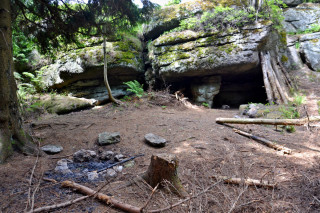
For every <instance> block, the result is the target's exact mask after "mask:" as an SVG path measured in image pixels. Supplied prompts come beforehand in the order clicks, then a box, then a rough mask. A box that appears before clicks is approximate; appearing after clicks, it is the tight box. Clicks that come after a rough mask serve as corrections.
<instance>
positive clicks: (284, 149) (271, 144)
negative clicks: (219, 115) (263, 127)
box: [233, 128, 292, 155]
mask: <svg viewBox="0 0 320 213" xmlns="http://www.w3.org/2000/svg"><path fill="white" fill-rule="evenodd" d="M233 131H234V132H235V133H238V134H239V135H243V136H246V137H248V138H251V139H253V140H255V141H257V142H258V143H260V144H263V145H265V146H267V147H270V148H272V149H275V150H277V151H281V152H283V153H284V154H288V155H290V154H291V153H292V150H291V149H289V148H287V147H285V146H282V145H279V144H277V143H275V142H273V141H269V140H268V139H265V138H262V137H259V136H255V135H253V134H250V133H248V132H244V131H241V130H239V129H236V128H233Z"/></svg>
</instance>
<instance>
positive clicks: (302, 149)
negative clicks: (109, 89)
mask: <svg viewBox="0 0 320 213" xmlns="http://www.w3.org/2000/svg"><path fill="white" fill-rule="evenodd" d="M306 72H307V71H306ZM293 75H294V76H296V80H297V81H298V82H299V85H300V87H301V88H302V89H303V90H304V91H305V92H306V93H307V94H306V95H307V98H308V100H309V101H308V102H307V103H308V104H307V110H308V113H309V115H317V113H318V112H317V105H315V104H316V102H317V101H318V98H317V95H319V94H320V93H319V91H320V86H319V83H318V77H317V76H316V77H314V76H313V77H312V75H314V73H311V74H303V72H301V71H300V72H297V73H293ZM310 76H311V77H310ZM310 78H313V80H312V79H310ZM164 105H166V107H162V106H164ZM237 113H238V110H236V109H228V110H221V109H206V108H202V107H200V108H198V109H190V108H186V107H184V106H182V105H181V104H180V103H178V102H177V101H169V102H163V103H159V104H158V105H155V104H154V103H153V104H151V103H150V102H149V101H148V100H146V99H143V100H136V101H132V102H128V103H127V106H126V107H124V106H121V107H114V106H113V105H112V104H108V105H105V106H102V107H97V108H94V109H91V110H86V111H80V112H74V113H70V114H67V115H59V116H57V115H56V116H49V115H46V116H42V117H40V118H39V119H38V120H28V121H26V124H25V125H26V127H27V128H29V129H30V131H31V132H32V135H33V137H34V138H35V139H38V140H40V141H41V145H46V144H56V145H61V146H63V148H64V150H63V152H62V153H60V154H58V155H54V156H53V155H50V156H44V157H41V158H40V160H39V163H38V164H37V168H36V170H35V173H34V177H33V183H32V188H33V189H34V188H35V187H36V186H37V185H38V183H39V180H40V185H39V190H38V191H37V193H36V194H35V195H34V197H35V199H34V200H35V207H40V206H45V205H51V204H54V203H60V202H64V201H66V200H72V199H75V198H77V197H80V196H81V195H80V194H78V193H77V192H74V191H72V190H70V189H64V188H61V187H60V183H56V184H54V183H50V182H45V181H42V179H41V177H42V176H43V175H44V176H45V172H46V171H48V170H53V169H54V168H55V165H56V162H57V161H58V160H59V159H53V158H55V157H63V156H69V155H72V154H73V153H74V152H76V151H78V150H80V149H90V150H95V151H98V150H99V149H103V150H112V151H114V152H116V153H121V154H123V155H125V156H127V157H128V156H134V155H138V154H144V156H143V157H139V158H136V159H135V160H134V162H135V163H134V165H133V167H129V168H124V170H123V171H122V172H121V173H119V174H118V176H117V177H115V178H108V181H109V182H110V184H108V185H107V186H106V187H105V188H104V189H102V192H103V193H105V194H108V195H112V196H114V198H116V199H119V200H122V201H124V202H126V203H130V204H132V205H136V206H139V207H141V206H143V205H144V204H145V202H146V201H147V200H148V197H149V195H150V193H151V189H150V187H148V186H147V185H145V184H142V183H140V184H139V183H135V184H132V185H131V186H126V183H127V182H128V181H130V180H133V179H134V178H135V177H136V176H137V175H139V174H142V173H143V172H144V171H146V170H147V168H148V165H149V163H150V157H151V155H152V154H154V153H172V154H175V155H176V156H177V157H178V158H179V160H180V166H179V168H180V169H179V173H180V177H181V179H182V183H183V185H184V186H185V188H186V189H187V191H188V193H189V194H190V195H194V194H197V193H198V192H200V191H202V190H204V189H205V188H206V187H208V186H210V185H212V184H213V183H215V182H216V180H214V179H213V178H212V176H213V175H224V176H228V177H245V178H246V177H249V178H253V179H258V180H266V181H269V182H271V183H277V186H278V187H277V189H273V190H270V189H264V188H257V187H246V186H244V185H240V186H236V185H227V184H223V183H219V184H217V185H216V186H215V187H214V188H213V189H211V190H210V191H209V192H208V193H205V194H203V195H201V196H199V197H197V198H195V199H193V200H191V201H188V202H186V203H183V204H182V205H179V206H178V207H176V208H173V209H171V210H168V211H167V212H229V211H232V212H319V211H320V181H319V180H320V165H319V160H320V139H319V138H320V130H319V129H318V127H317V126H314V127H311V128H310V129H307V127H306V126H301V127H296V132H294V133H287V132H285V131H277V130H276V128H275V127H274V126H264V125H234V126H235V127H237V128H239V129H241V130H245V131H248V132H251V133H252V134H255V135H258V136H262V137H265V138H268V139H269V140H273V141H276V142H278V143H279V144H281V145H285V146H287V147H288V148H291V149H292V150H293V153H292V155H284V154H282V153H280V152H278V151H275V150H273V149H270V148H268V147H265V146H263V145H261V144H258V143H256V142H255V141H253V140H251V139H248V138H246V137H243V136H240V135H238V134H236V133H234V131H233V130H232V129H231V128H228V127H225V126H222V125H218V124H216V123H215V119H216V118H217V117H234V116H235V115H237ZM105 131H108V132H120V134H121V142H120V143H117V144H113V145H109V146H104V147H99V146H98V145H97V137H98V134H99V133H102V132H105ZM147 133H154V134H157V135H159V136H162V137H164V138H165V139H167V140H168V143H167V145H166V146H165V147H164V148H153V147H150V146H149V145H147V144H146V143H145V142H144V135H145V134H147ZM66 158H70V159H71V158H72V157H66ZM35 161H36V157H32V156H23V155H21V154H18V153H15V154H14V155H13V156H12V157H11V159H9V161H8V163H6V164H4V165H0V171H1V173H0V212H23V210H24V208H25V206H26V202H27V200H28V189H29V182H28V181H29V178H30V174H31V172H32V168H33V166H34V164H35ZM104 184H105V181H103V182H91V183H90V182H88V183H84V185H87V186H89V187H91V188H93V189H97V188H99V186H102V185H104ZM177 201H179V198H178V197H177V196H176V195H174V194H171V193H170V192H168V191H166V190H163V189H160V190H157V191H156V192H155V194H154V196H153V198H152V200H151V202H150V203H149V205H148V206H147V209H158V208H163V207H166V206H168V205H169V204H172V203H176V202H177ZM54 212H94V213H97V212H119V211H118V210H116V209H114V208H112V207H109V206H106V205H104V204H102V203H99V202H97V201H96V200H94V199H93V198H88V199H87V200H85V201H81V202H79V203H77V204H73V205H71V206H69V207H66V208H62V209H57V210H55V211H54Z"/></svg>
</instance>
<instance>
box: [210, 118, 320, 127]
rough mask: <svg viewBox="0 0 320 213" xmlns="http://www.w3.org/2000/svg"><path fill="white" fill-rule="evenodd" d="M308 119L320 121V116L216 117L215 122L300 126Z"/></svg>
mask: <svg viewBox="0 0 320 213" xmlns="http://www.w3.org/2000/svg"><path fill="white" fill-rule="evenodd" d="M308 121H310V122H313V121H320V116H312V117H309V120H308V118H300V119H264V118H259V119H257V118H216V123H219V124H223V123H231V124H265V125H295V126H302V125H304V124H306V123H308Z"/></svg>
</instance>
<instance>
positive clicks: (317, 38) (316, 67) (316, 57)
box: [299, 32, 320, 72]
mask: <svg viewBox="0 0 320 213" xmlns="http://www.w3.org/2000/svg"><path fill="white" fill-rule="evenodd" d="M299 40H300V42H301V54H302V56H303V58H304V59H305V62H306V64H307V65H308V67H309V68H310V69H312V70H313V71H317V72H320V32H318V33H313V34H308V35H303V36H301V37H300V39H299Z"/></svg>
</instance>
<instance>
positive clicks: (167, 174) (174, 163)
mask: <svg viewBox="0 0 320 213" xmlns="http://www.w3.org/2000/svg"><path fill="white" fill-rule="evenodd" d="M178 166H179V160H178V158H177V157H176V156H175V155H171V154H165V153H163V154H157V155H152V157H151V163H150V165H149V168H148V171H146V173H145V174H144V175H143V176H142V178H143V179H144V180H145V181H146V182H147V183H149V184H150V185H151V186H152V187H155V186H156V185H157V184H159V183H160V184H161V182H162V181H163V180H167V181H169V182H170V183H171V184H172V186H171V187H170V188H171V189H172V190H173V191H174V192H175V193H177V194H178V195H180V196H181V197H188V196H189V195H188V193H187V192H186V190H185V188H184V187H183V185H182V184H181V181H180V178H179V176H178Z"/></svg>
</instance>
